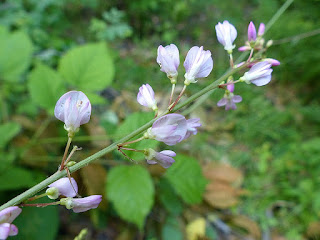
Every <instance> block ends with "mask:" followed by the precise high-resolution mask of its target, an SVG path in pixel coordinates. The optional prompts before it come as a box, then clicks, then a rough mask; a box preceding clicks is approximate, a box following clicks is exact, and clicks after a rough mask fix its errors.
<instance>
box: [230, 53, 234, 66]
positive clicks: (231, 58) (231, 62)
mask: <svg viewBox="0 0 320 240" xmlns="http://www.w3.org/2000/svg"><path fill="white" fill-rule="evenodd" d="M229 56H230V67H231V68H233V66H234V64H233V56H232V53H230V54H229Z"/></svg>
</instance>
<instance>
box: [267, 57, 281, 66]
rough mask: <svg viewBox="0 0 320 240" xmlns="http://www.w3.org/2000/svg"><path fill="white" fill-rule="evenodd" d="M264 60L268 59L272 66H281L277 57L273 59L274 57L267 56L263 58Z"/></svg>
mask: <svg viewBox="0 0 320 240" xmlns="http://www.w3.org/2000/svg"><path fill="white" fill-rule="evenodd" d="M263 61H267V62H268V63H270V64H271V65H272V66H279V65H280V62H279V61H278V60H277V59H273V58H265V59H263Z"/></svg>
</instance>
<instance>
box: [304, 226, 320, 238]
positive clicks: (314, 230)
mask: <svg viewBox="0 0 320 240" xmlns="http://www.w3.org/2000/svg"><path fill="white" fill-rule="evenodd" d="M307 236H308V237H310V238H316V237H320V222H312V223H310V224H309V226H308V229H307Z"/></svg>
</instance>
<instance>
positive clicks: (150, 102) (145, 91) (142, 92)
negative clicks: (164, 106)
mask: <svg viewBox="0 0 320 240" xmlns="http://www.w3.org/2000/svg"><path fill="white" fill-rule="evenodd" d="M137 101H138V103H140V104H141V105H142V106H145V107H148V108H151V109H152V110H154V111H156V110H158V107H157V102H156V100H155V98H154V91H153V89H152V87H151V86H150V85H149V84H143V85H142V86H141V87H140V88H139V93H138V96H137Z"/></svg>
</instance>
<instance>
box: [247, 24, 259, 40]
mask: <svg viewBox="0 0 320 240" xmlns="http://www.w3.org/2000/svg"><path fill="white" fill-rule="evenodd" d="M256 39H257V31H256V27H255V26H254V24H253V22H250V23H249V26H248V41H249V42H254V41H255V40H256Z"/></svg>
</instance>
